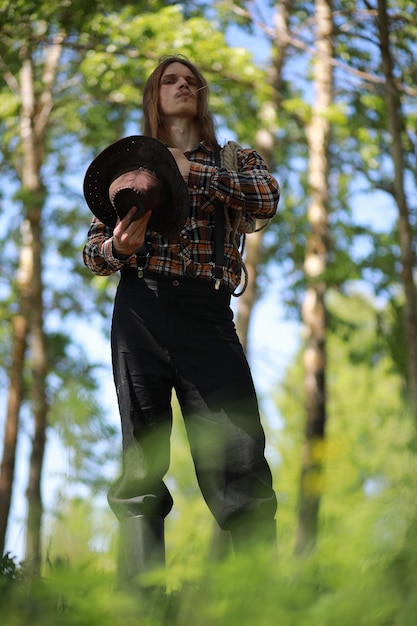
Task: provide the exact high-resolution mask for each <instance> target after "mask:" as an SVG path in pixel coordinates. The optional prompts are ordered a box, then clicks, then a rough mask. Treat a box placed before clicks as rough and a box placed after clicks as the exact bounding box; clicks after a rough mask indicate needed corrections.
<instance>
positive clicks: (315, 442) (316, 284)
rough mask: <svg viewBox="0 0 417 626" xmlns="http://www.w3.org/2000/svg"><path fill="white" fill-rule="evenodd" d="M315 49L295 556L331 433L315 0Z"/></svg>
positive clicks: (322, 109)
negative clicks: (303, 404)
mask: <svg viewBox="0 0 417 626" xmlns="http://www.w3.org/2000/svg"><path fill="white" fill-rule="evenodd" d="M315 16H316V30H317V32H316V48H317V54H316V58H315V59H314V85H315V98H314V102H313V107H312V113H311V122H310V124H309V127H308V129H307V138H308V145H309V176H308V183H309V195H310V202H309V208H308V219H309V222H310V225H311V232H310V235H309V238H308V241H307V247H306V256H305V262H304V271H305V274H306V278H307V284H308V287H307V291H306V294H305V297H304V302H303V308H302V315H303V322H304V327H305V337H306V339H305V341H306V345H305V352H304V367H305V399H306V426H305V440H304V445H303V453H302V467H301V484H300V512H299V518H298V529H297V538H296V552H298V553H303V552H306V551H307V550H309V549H311V547H312V546H314V544H315V542H316V537H317V527H318V515H319V506H320V498H321V495H322V491H323V486H322V480H323V461H324V444H325V428H326V418H327V411H326V328H327V319H326V317H327V316H326V306H325V296H326V278H325V273H326V269H327V259H328V254H329V218H328V214H329V192H328V173H329V159H328V146H329V142H330V122H329V120H328V118H327V112H328V110H329V107H330V106H331V104H332V101H333V87H332V82H333V80H332V72H333V67H332V50H333V43H332V38H333V25H332V6H331V3H330V2H328V1H327V0H316V3H315Z"/></svg>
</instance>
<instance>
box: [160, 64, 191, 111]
mask: <svg viewBox="0 0 417 626" xmlns="http://www.w3.org/2000/svg"><path fill="white" fill-rule="evenodd" d="M197 89H198V81H197V78H196V77H195V76H194V74H193V73H192V71H191V70H190V69H189V68H188V67H187V66H186V65H183V64H182V63H178V62H175V63H171V64H170V65H168V66H167V67H166V68H165V71H164V73H163V74H162V76H161V83H160V87H159V106H160V108H161V111H162V113H163V115H165V116H166V117H188V118H191V119H194V118H195V117H196V116H197V105H198V94H197Z"/></svg>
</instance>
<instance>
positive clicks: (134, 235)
mask: <svg viewBox="0 0 417 626" xmlns="http://www.w3.org/2000/svg"><path fill="white" fill-rule="evenodd" d="M135 213H136V207H132V208H131V209H130V211H129V212H128V213H127V214H126V215H125V217H124V218H123V219H122V220H118V222H117V224H116V226H115V227H114V230H113V256H114V257H116V258H117V259H127V258H129V257H130V256H131V255H132V254H133V253H134V252H135V250H137V249H138V248H140V247H141V246H142V245H143V243H144V241H145V233H146V228H147V225H148V222H149V219H150V217H151V215H152V211H148V212H147V213H144V214H143V215H142V216H141V217H140V218H139V219H135V220H133V216H134V215H135Z"/></svg>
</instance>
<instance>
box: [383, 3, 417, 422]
mask: <svg viewBox="0 0 417 626" xmlns="http://www.w3.org/2000/svg"><path fill="white" fill-rule="evenodd" d="M377 23H378V32H379V46H380V50H381V60H382V69H383V72H384V76H385V93H384V95H385V102H386V106H387V113H388V116H387V117H388V129H389V132H390V135H391V155H392V161H393V164H394V181H393V188H394V198H395V201H396V203H397V206H398V213H399V215H398V235H399V244H400V254H401V267H402V272H401V278H402V282H403V287H404V295H405V306H404V312H405V333H406V337H407V349H408V381H407V383H408V385H407V386H408V392H409V401H410V406H411V410H412V412H413V416H414V420H415V422H416V424H417V293H416V286H415V283H414V277H413V270H414V264H415V252H414V246H413V231H412V226H411V223H410V210H409V207H408V204H407V197H406V193H405V188H404V175H405V168H404V153H405V148H404V146H403V134H404V132H405V130H404V128H405V126H404V120H403V113H402V106H401V97H400V92H399V90H398V88H397V85H396V81H395V78H394V70H393V60H392V54H391V49H390V34H389V17H388V14H387V2H386V0H378V19H377Z"/></svg>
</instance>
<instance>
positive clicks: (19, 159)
mask: <svg viewBox="0 0 417 626" xmlns="http://www.w3.org/2000/svg"><path fill="white" fill-rule="evenodd" d="M143 6H144V7H146V9H148V11H142V12H139V11H138V9H139V8H140V4H139V3H137V2H134V3H129V2H126V3H123V4H122V6H121V8H120V9H119V10H117V11H113V10H112V5H111V3H107V2H95V3H89V4H88V6H87V5H86V4H85V3H81V2H77V1H75V0H74V1H73V2H71V3H67V2H62V3H60V4H59V5H58V7H57V6H54V7H52V6H51V5H48V3H44V2H42V3H39V2H34V3H24V4H22V3H11V2H10V3H9V2H7V3H4V4H3V6H2V14H1V25H2V31H3V34H4V39H3V41H2V44H1V45H2V50H1V52H2V59H3V66H2V79H3V80H2V85H1V94H0V97H1V98H2V102H3V103H4V104H5V105H7V107H8V112H9V113H10V112H12V115H8V116H7V117H5V118H1V119H0V124H1V126H2V129H3V130H4V139H5V141H4V143H3V145H2V157H3V162H2V165H3V169H4V170H6V169H7V171H8V174H11V177H12V179H13V180H14V181H15V182H16V183H17V187H18V189H19V193H18V198H19V203H20V213H19V216H20V217H21V220H22V222H21V223H22V224H23V229H24V232H25V234H27V241H25V243H26V247H25V250H24V251H25V256H24V261H25V262H26V261H27V259H29V261H30V263H29V264H28V266H27V267H28V270H29V273H28V274H27V275H25V281H26V282H21V283H19V282H18V281H16V282H15V283H9V293H10V294H13V295H14V293H15V294H16V295H15V297H11V298H10V299H11V300H14V299H16V300H17V301H18V302H19V303H20V305H19V306H20V308H19V311H18V312H17V313H16V311H15V310H14V306H13V305H11V304H10V302H9V303H8V306H9V316H8V321H9V322H10V324H11V323H12V321H13V320H14V318H15V319H16V321H15V322H14V327H15V329H16V332H15V335H14V338H13V344H14V348H13V349H12V345H11V346H10V347H11V354H12V355H13V359H14V361H13V363H11V366H10V368H9V372H10V374H11V377H10V379H9V383H10V384H9V398H10V400H9V407H10V413H9V414H8V416H7V418H6V430H7V437H5V441H4V445H7V446H8V447H7V449H6V448H4V453H3V459H4V463H3V466H2V468H3V469H4V472H3V473H2V477H1V481H0V485H1V486H2V489H3V491H2V506H1V508H0V513H1V524H0V530H2V542H3V543H4V537H5V532H6V528H7V517H8V513H9V509H10V498H11V494H12V482H13V468H14V462H15V449H16V443H17V436H18V431H19V421H18V418H19V414H20V412H21V408H22V405H23V403H24V402H25V403H26V405H27V406H30V411H31V413H32V415H33V418H34V430H33V452H32V457H31V458H32V460H31V477H30V484H29V487H28V497H29V503H30V506H29V514H28V541H27V557H28V558H29V559H31V560H33V561H34V563H35V566H36V567H39V562H40V554H41V545H40V536H41V519H42V499H41V487H40V485H41V477H42V462H43V454H44V448H45V441H46V429H47V425H48V411H49V407H50V406H51V404H53V402H54V398H53V386H52V385H51V381H50V379H51V377H52V376H53V374H54V372H53V371H52V364H51V362H50V361H48V356H47V351H48V349H50V347H51V345H52V339H53V336H52V335H53V334H51V331H50V330H49V328H48V321H49V315H50V314H51V313H53V310H54V308H55V309H56V310H59V311H60V312H61V314H62V316H63V317H66V318H67V319H69V318H70V317H71V315H73V314H74V312H77V311H78V312H79V313H81V312H83V314H85V315H89V314H91V312H92V311H93V310H94V306H95V305H98V306H99V307H100V310H101V311H107V319H108V306H109V302H110V297H109V296H110V295H111V281H106V280H104V279H103V285H104V287H103V288H102V289H99V290H97V298H96V299H92V298H91V287H89V288H88V293H89V297H88V298H85V299H84V298H83V297H82V295H83V294H85V293H86V285H87V284H88V285H89V284H90V281H91V278H90V277H88V278H90V281H89V282H88V283H87V272H86V271H85V270H84V269H83V268H82V266H81V258H80V250H79V243H77V242H79V241H80V240H81V241H82V239H83V238H84V237H85V232H86V230H87V225H88V221H87V220H88V219H89V218H88V217H86V216H85V215H84V213H83V218H82V222H83V224H84V226H83V235H82V237H81V238H80V228H79V224H80V221H81V220H80V209H79V205H80V196H79V193H78V194H74V193H73V192H72V191H71V189H70V188H69V185H68V181H67V176H66V175H65V174H66V173H68V170H70V169H71V166H72V164H75V163H77V162H78V163H77V168H78V169H77V168H75V169H74V170H73V171H72V172H71V174H75V175H78V176H79V179H81V178H82V174H83V171H82V169H80V168H79V161H80V155H82V158H85V157H86V155H87V158H89V157H92V156H93V155H94V154H95V153H96V152H97V151H98V150H99V149H101V148H102V147H103V144H107V143H110V141H112V140H114V139H116V138H118V137H120V136H121V135H122V134H125V133H127V132H128V130H130V129H131V128H132V126H134V127H135V128H136V129H138V127H139V122H140V109H139V107H138V94H140V92H141V88H142V86H143V84H144V81H145V79H146V77H147V75H148V73H149V71H150V70H151V69H152V68H153V67H154V65H155V62H156V60H157V59H158V57H159V56H161V55H162V54H164V53H166V51H167V49H169V51H170V52H172V51H178V52H181V53H183V54H189V56H194V55H195V58H196V61H197V62H198V61H199V60H201V63H200V65H201V67H202V69H203V71H205V73H206V74H207V75H208V78H209V79H210V80H211V82H213V83H214V89H213V98H212V106H213V109H214V111H215V112H217V113H218V114H219V117H220V119H223V120H224V123H227V124H230V125H231V126H232V127H233V126H234V127H235V128H236V132H237V134H239V133H240V134H241V137H242V138H244V137H245V134H246V136H247V137H250V136H251V132H252V129H251V125H250V123H248V122H241V121H240V119H238V118H237V117H236V115H235V111H236V110H237V108H241V109H243V110H244V111H245V115H243V116H242V119H243V120H250V118H251V116H252V114H253V112H254V111H255V110H256V109H257V106H258V104H257V100H256V98H255V97H254V98H251V99H249V100H245V99H244V98H242V97H241V94H242V89H245V88H247V86H248V85H251V86H252V85H253V84H259V85H260V86H261V85H262V83H263V72H261V71H260V70H258V69H257V68H255V67H254V66H253V64H252V63H251V62H250V55H249V54H248V53H247V52H245V51H244V50H242V49H237V50H235V51H230V50H228V49H227V47H226V45H225V42H224V38H223V35H222V33H220V32H217V31H216V30H215V29H213V27H212V26H211V25H210V24H209V23H208V22H207V21H206V20H205V19H203V18H201V17H199V16H198V14H193V15H192V16H191V17H190V19H189V20H188V21H187V22H186V21H185V20H184V17H183V15H182V12H181V8H180V7H179V6H178V5H175V6H166V3H161V2H157V1H155V2H152V3H144V5H143ZM159 9H160V11H159V13H158V20H156V19H155V11H158V10H159ZM16 52H18V53H16ZM222 81H224V82H225V85H223V84H222ZM259 92H260V93H262V89H261V87H260V89H259ZM237 103H239V107H238V106H237ZM7 107H6V108H7ZM19 122H21V131H20V132H18V129H17V128H18V123H19ZM239 124H240V126H239ZM136 132H138V131H136ZM57 181H58V183H59V184H58V185H57ZM59 185H61V186H62V187H61V188H62V189H65V191H66V198H65V199H64V200H63V199H62V197H61V198H58V199H54V198H53V191H54V190H56V189H57V187H58V189H60V187H59ZM80 187H81V184H80ZM68 189H70V191H68ZM72 197H73V198H74V204H73V206H70V201H69V199H70V198H72ZM77 219H78V220H79V222H78V224H77V222H76V220H77ZM77 226H78V229H77ZM9 236H10V239H11V240H12V241H13V243H14V244H15V247H16V249H19V247H20V241H19V239H18V236H17V231H16V230H15V228H14V226H11V227H10V230H9ZM56 253H59V255H60V263H59V268H60V271H61V272H63V269H64V268H65V266H67V267H68V272H67V273H65V275H66V276H68V284H65V282H66V281H65V279H64V274H62V273H61V274H60V277H59V281H54V280H53V279H52V280H51V277H50V273H48V272H46V271H45V268H46V267H47V268H48V269H50V268H51V266H52V265H53V262H51V258H53V257H54V255H55V254H56ZM75 255H77V257H76V258H77V260H75ZM8 262H9V266H10V268H11V269H12V270H13V271H14V270H16V271H17V272H18V276H20V275H22V270H23V265H22V266H21V268H20V270H19V268H18V266H17V262H16V257H15V256H14V255H13V251H12V252H10V250H9V259H8ZM12 273H13V272H12ZM109 285H110V287H109ZM92 305H93V306H92ZM17 330H19V331H20V332H19V334H18V333H17ZM68 335H69V332H68ZM27 346H28V347H30V350H27ZM29 367H30V368H31V371H32V372H33V374H32V376H31V377H30V378H29V377H25V372H26V371H27V369H28V368H29ZM23 389H24V390H25V393H24V394H23ZM6 470H7V471H6ZM3 496H4V497H3Z"/></svg>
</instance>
